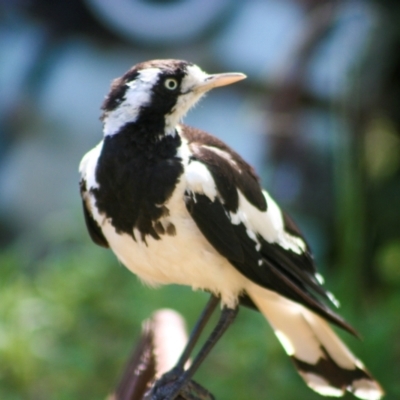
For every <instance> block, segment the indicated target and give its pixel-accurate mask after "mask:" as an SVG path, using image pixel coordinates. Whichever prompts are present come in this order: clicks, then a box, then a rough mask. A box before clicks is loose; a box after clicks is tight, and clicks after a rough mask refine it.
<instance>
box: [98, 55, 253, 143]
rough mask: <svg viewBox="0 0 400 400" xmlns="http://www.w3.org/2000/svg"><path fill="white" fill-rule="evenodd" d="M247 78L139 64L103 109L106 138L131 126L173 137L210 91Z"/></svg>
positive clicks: (174, 63) (164, 63)
mask: <svg viewBox="0 0 400 400" xmlns="http://www.w3.org/2000/svg"><path fill="white" fill-rule="evenodd" d="M244 78H246V76H245V75H244V74H241V73H223V74H215V75H209V74H207V73H205V72H204V71H202V70H201V69H200V68H199V67H198V66H197V65H195V64H192V63H189V62H187V61H181V60H153V61H147V62H143V63H140V64H137V65H135V66H133V67H132V68H131V69H130V70H129V71H128V72H126V73H125V74H124V75H123V76H122V77H120V78H117V79H115V80H114V81H113V83H112V85H111V89H110V92H109V94H108V95H107V97H106V98H105V100H104V103H103V106H102V110H103V115H102V120H103V123H104V134H105V135H106V136H107V135H114V134H116V133H118V132H120V131H121V129H122V128H123V127H124V126H125V125H127V124H132V123H133V124H139V125H142V124H143V125H144V126H146V127H148V129H149V130H150V131H154V132H155V131H157V132H159V133H160V132H165V133H166V134H171V133H173V132H174V131H175V127H176V125H177V124H178V123H179V122H180V121H181V119H182V118H183V117H184V115H185V114H186V112H187V111H188V110H189V109H190V108H191V107H192V106H193V105H194V104H195V103H196V102H197V101H198V100H199V99H200V98H201V97H202V96H203V95H204V94H205V93H206V92H207V91H209V90H210V89H213V88H215V87H218V86H225V85H229V84H231V83H234V82H237V81H239V80H241V79H244Z"/></svg>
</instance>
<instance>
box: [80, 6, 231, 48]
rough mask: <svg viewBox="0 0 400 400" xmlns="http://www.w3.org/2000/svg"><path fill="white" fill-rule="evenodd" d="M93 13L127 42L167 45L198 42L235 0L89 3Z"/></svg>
mask: <svg viewBox="0 0 400 400" xmlns="http://www.w3.org/2000/svg"><path fill="white" fill-rule="evenodd" d="M86 4H87V5H88V7H89V8H90V9H91V10H92V12H93V13H94V14H95V15H96V16H97V17H98V18H99V19H100V20H101V21H102V22H103V23H104V24H105V25H106V26H108V27H109V28H111V29H112V30H113V31H115V32H116V33H118V34H120V35H122V36H123V37H125V38H127V39H130V40H132V39H136V40H140V41H145V42H150V43H155V44H166V43H170V44H172V43H176V42H188V41H190V40H193V39H195V38H196V37H198V36H199V35H201V34H202V33H204V31H206V30H207V29H209V28H210V27H211V26H213V25H215V24H216V22H218V21H219V20H221V19H222V18H224V17H225V16H226V15H228V12H229V11H230V9H231V8H232V7H235V6H236V5H237V4H238V3H237V2H236V1H235V0H185V1H176V0H175V1H173V0H169V1H167V0H165V1H150V0H114V1H109V0H86Z"/></svg>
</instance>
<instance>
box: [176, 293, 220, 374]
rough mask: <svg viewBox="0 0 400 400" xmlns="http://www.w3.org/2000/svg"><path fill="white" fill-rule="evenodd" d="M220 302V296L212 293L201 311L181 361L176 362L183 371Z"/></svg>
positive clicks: (177, 366)
mask: <svg viewBox="0 0 400 400" xmlns="http://www.w3.org/2000/svg"><path fill="white" fill-rule="evenodd" d="M218 303H219V298H218V297H215V296H214V295H213V294H212V295H211V297H210V300H208V303H207V305H206V306H205V308H204V310H203V312H202V313H201V315H200V318H199V319H198V320H197V322H196V325H195V326H194V328H193V330H192V332H191V333H190V337H189V340H188V342H187V344H186V346H185V349H184V350H183V352H182V354H181V356H180V357H179V361H178V363H177V364H176V366H175V368H177V369H180V370H181V371H183V369H184V367H185V364H186V362H187V360H188V359H189V357H190V354H191V353H192V351H193V349H194V346H195V345H196V343H197V341H198V340H199V337H200V335H201V333H202V332H203V329H204V327H205V326H206V325H207V322H208V321H209V319H210V317H211V315H212V314H213V312H214V310H215V307H217V305H218Z"/></svg>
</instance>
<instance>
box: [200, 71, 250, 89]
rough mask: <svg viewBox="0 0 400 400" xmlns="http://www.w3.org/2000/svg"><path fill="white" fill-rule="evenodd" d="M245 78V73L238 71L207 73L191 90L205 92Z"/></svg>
mask: <svg viewBox="0 0 400 400" xmlns="http://www.w3.org/2000/svg"><path fill="white" fill-rule="evenodd" d="M245 78H247V77H246V75H245V74H242V73H240V72H227V73H225V74H214V75H207V76H206V77H205V78H204V80H203V81H202V82H199V83H198V84H197V85H195V86H194V87H193V88H192V90H194V91H199V92H207V91H208V90H211V89H213V88H216V87H219V86H226V85H230V84H231V83H235V82H238V81H241V80H242V79H245Z"/></svg>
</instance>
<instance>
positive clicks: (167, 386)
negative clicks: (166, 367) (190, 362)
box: [145, 368, 215, 400]
mask: <svg viewBox="0 0 400 400" xmlns="http://www.w3.org/2000/svg"><path fill="white" fill-rule="evenodd" d="M173 399H176V400H215V398H214V396H213V395H212V394H211V393H210V392H209V391H207V390H206V389H204V388H203V387H202V386H200V385H199V384H198V383H197V382H195V381H193V380H189V381H187V380H186V379H184V378H183V377H182V371H178V370H176V369H175V368H174V369H172V370H171V371H169V372H167V373H166V374H164V375H163V376H162V377H161V378H160V379H159V380H158V381H157V382H156V383H155V384H154V386H153V388H152V389H151V392H150V394H149V395H148V396H146V397H145V400H173Z"/></svg>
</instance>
